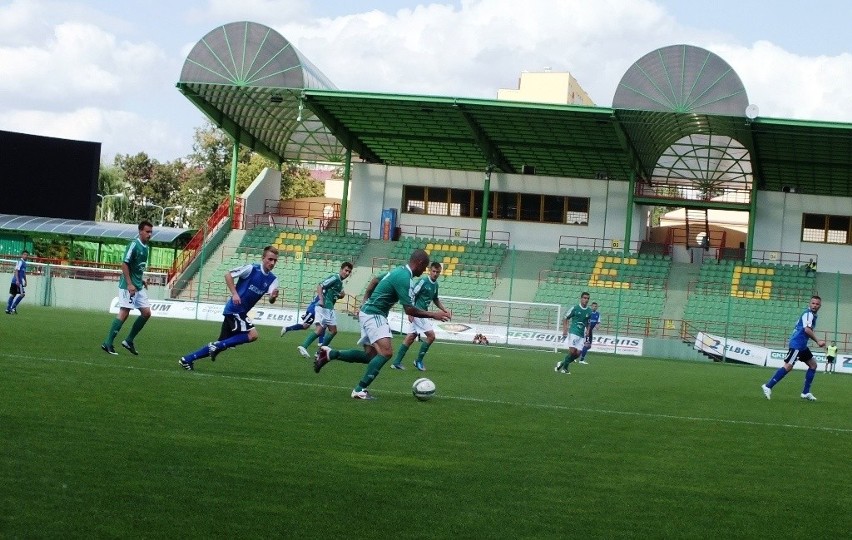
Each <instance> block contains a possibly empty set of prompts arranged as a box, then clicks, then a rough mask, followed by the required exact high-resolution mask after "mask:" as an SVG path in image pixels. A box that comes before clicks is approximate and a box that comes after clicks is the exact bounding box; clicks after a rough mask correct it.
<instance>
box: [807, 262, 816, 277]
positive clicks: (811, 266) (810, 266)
mask: <svg viewBox="0 0 852 540" xmlns="http://www.w3.org/2000/svg"><path fill="white" fill-rule="evenodd" d="M816 271H817V263H816V261H815V260H813V259H811V260H810V261H808V263H807V264H806V265H805V275H806V276H809V275H810V274H811V272H813V273H814V275H816Z"/></svg>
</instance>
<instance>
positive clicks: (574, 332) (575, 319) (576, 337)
mask: <svg viewBox="0 0 852 540" xmlns="http://www.w3.org/2000/svg"><path fill="white" fill-rule="evenodd" d="M588 304H589V293H587V292H584V293H583V294H581V295H580V303H579V304H577V305H576V306H574V307H573V308H571V311H569V312H568V314H567V315H565V320H564V321H562V339H563V340H565V343H566V344H567V345H568V354H567V355H566V356H565V358H564V359H562V360H561V361H559V362H557V363H556V367H555V368H553V370H554V371H556V372H557V373H570V370H569V369H568V364H570V363H571V362H573V361H574V360H576V359H577V358H579V357H580V351H582V350H583V345H585V343H586V341H587V340H588V339H589V319H591V317H592V308H590V307H589V306H588ZM568 321H571V333H570V335H569V333H568Z"/></svg>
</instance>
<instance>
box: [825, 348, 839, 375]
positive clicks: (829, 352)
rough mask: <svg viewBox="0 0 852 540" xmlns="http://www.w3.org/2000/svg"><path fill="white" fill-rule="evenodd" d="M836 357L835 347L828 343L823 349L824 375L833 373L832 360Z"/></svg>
mask: <svg viewBox="0 0 852 540" xmlns="http://www.w3.org/2000/svg"><path fill="white" fill-rule="evenodd" d="M836 357H837V345H835V344H834V343H829V344H828V347H826V348H825V373H834V359H835V358H836Z"/></svg>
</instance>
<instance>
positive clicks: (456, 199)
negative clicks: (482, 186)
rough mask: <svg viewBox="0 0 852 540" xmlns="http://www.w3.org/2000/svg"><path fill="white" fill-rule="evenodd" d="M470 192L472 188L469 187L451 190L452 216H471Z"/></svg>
mask: <svg viewBox="0 0 852 540" xmlns="http://www.w3.org/2000/svg"><path fill="white" fill-rule="evenodd" d="M470 193H471V192H470V190H467V189H451V190H450V215H451V216H464V217H469V216H470Z"/></svg>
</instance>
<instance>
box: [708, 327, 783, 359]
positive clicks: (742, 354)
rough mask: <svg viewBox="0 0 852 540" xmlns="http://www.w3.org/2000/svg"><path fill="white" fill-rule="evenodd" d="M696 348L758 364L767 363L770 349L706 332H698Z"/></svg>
mask: <svg viewBox="0 0 852 540" xmlns="http://www.w3.org/2000/svg"><path fill="white" fill-rule="evenodd" d="M695 350H698V351H703V352H706V353H709V354H713V355H716V356H719V357H722V356H724V357H725V358H730V359H731V360H736V361H738V362H745V363H747V364H754V365H756V366H764V365H766V357H767V356H768V355H769V349H767V348H766V347H761V346H760V345H751V344H749V343H744V342H742V341H737V340H735V339H728V338H724V337H720V336H714V335H712V334H705V333H704V332H698V335H697V336H695Z"/></svg>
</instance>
